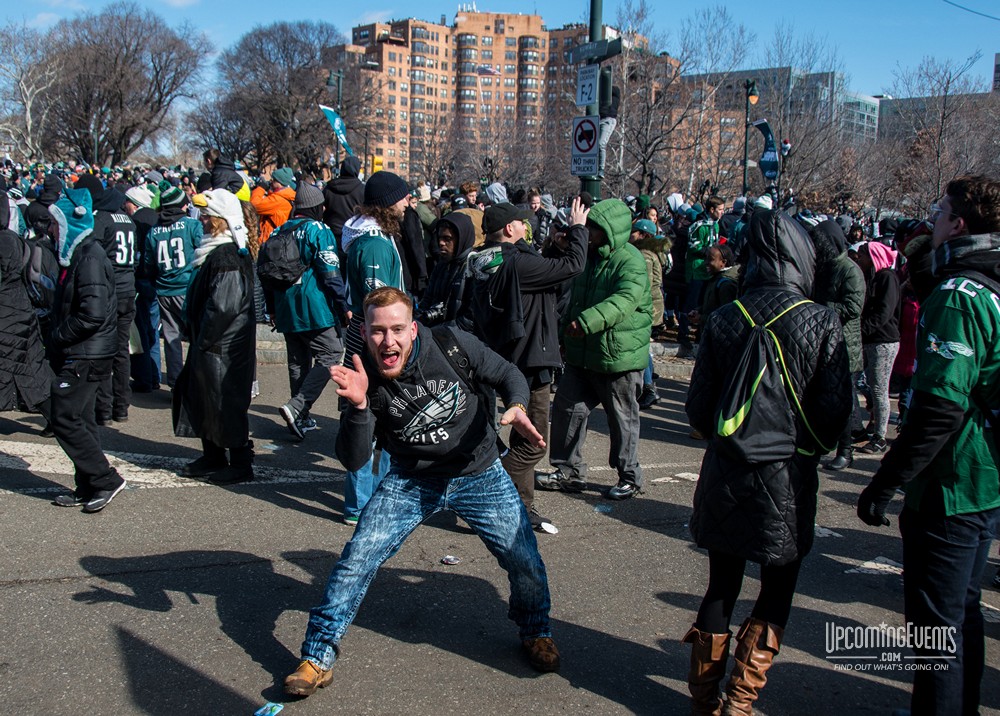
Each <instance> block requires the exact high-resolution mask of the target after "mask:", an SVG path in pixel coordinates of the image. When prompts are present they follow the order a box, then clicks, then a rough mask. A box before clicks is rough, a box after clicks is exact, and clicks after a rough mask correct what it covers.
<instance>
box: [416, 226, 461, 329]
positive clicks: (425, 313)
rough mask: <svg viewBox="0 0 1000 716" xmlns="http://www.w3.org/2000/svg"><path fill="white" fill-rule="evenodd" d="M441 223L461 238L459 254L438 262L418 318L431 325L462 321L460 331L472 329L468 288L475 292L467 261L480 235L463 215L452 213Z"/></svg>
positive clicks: (458, 243)
mask: <svg viewBox="0 0 1000 716" xmlns="http://www.w3.org/2000/svg"><path fill="white" fill-rule="evenodd" d="M441 224H445V225H447V226H450V227H451V228H452V231H454V232H455V236H457V237H458V238H457V239H456V241H455V252H454V254H452V258H451V261H448V262H445V261H438V263H437V265H435V266H434V270H433V271H431V275H430V279H428V281H427V289H426V290H425V291H424V295H423V296H421V298H420V304H419V305H418V306H417V309H416V316H417V318H418V320H420V321H421V323H424V324H425V325H427V326H433V325H437V324H439V323H446V322H447V321H454V320H459V327H460V328H462V329H463V330H471V329H472V321H471V319H470V317H469V316H468V315H466V314H468V313H469V309H470V308H471V296H469V295H467V293H468V291H467V289H466V286H467V285H468V287H469V290H471V284H468V283H467V281H466V262H467V261H468V258H469V254H470V253H471V251H472V246H473V244H474V243H475V240H476V232H475V229H473V228H472V220H471V219H469V217H467V216H465V215H463V214H455V213H452V214H448V215H447V216H445V217H444V218H443V219H441V220H440V222H439V224H438V225H439V226H440V225H441ZM435 243H437V242H436V241H435ZM460 316H462V318H461V319H460Z"/></svg>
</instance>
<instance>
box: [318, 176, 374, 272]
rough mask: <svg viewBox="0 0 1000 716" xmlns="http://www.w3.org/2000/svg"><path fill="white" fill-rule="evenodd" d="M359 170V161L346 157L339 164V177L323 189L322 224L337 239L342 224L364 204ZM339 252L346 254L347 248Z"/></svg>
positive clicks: (341, 229) (342, 228) (363, 186)
mask: <svg viewBox="0 0 1000 716" xmlns="http://www.w3.org/2000/svg"><path fill="white" fill-rule="evenodd" d="M360 170H361V161H360V160H359V159H358V158H357V157H347V158H346V159H344V161H343V162H341V163H340V176H339V177H337V178H336V179H331V180H330V181H328V182H327V183H326V187H324V189H323V223H324V224H326V225H327V226H329V227H330V231H332V232H333V235H334V236H336V237H337V239H340V237H341V234H342V233H343V231H344V222H346V221H347V220H348V219H350V218H351V217H352V216H354V215H355V214H356V213H357V210H358V207H359V206H361V204H362V203H364V200H365V184H364V182H363V181H361V180H360V179H358V173H359V172H360ZM341 251H344V252H346V251H347V247H346V246H342V247H341Z"/></svg>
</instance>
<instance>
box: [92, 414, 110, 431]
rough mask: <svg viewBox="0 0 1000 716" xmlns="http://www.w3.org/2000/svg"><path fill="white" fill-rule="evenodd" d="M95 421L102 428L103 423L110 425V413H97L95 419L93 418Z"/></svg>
mask: <svg viewBox="0 0 1000 716" xmlns="http://www.w3.org/2000/svg"><path fill="white" fill-rule="evenodd" d="M95 422H96V423H97V424H98V425H99V426H100V427H102V428H103V427H104V426H105V425H110V424H111V416H110V415H98V416H97V419H96V420H95Z"/></svg>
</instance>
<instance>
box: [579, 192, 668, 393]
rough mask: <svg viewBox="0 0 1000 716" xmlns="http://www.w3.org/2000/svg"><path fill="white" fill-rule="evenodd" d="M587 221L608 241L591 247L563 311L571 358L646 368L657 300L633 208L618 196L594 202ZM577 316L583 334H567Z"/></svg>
mask: <svg viewBox="0 0 1000 716" xmlns="http://www.w3.org/2000/svg"><path fill="white" fill-rule="evenodd" d="M587 224H588V225H590V224H593V225H595V226H597V227H599V228H601V229H603V231H604V233H605V235H606V236H607V241H606V242H605V243H603V244H602V245H601V246H598V247H597V248H596V249H590V251H589V253H588V256H587V263H586V266H585V267H584V269H583V273H582V274H580V275H579V276H577V277H576V278H575V279H574V280H573V285H572V287H571V290H570V301H569V307H568V308H567V310H566V315H565V316H563V318H562V320H563V331H564V332H563V344H564V345H565V348H566V362H567V363H569V364H570V365H574V366H577V367H579V368H586V369H588V370H592V371H595V372H598V373H620V372H623V371H628V370H643V369H645V368H646V365H647V364H648V363H649V336H650V332H651V329H652V326H653V304H652V298H651V295H650V288H649V277H648V276H647V275H646V262H645V260H644V259H643V258H642V254H641V253H639V249H637V248H635V247H634V246H632V245H631V244H630V243H629V242H628V240H629V236H630V235H631V231H632V212H631V211H629V208H628V207H627V206H626V205H625V203H624V202H622V201H620V200H618V199H605V200H604V201H601V202H599V203H597V204H595V205H594V207H593V208H592V209H591V210H590V214H589V215H588V218H587ZM573 321H576V322H577V323H578V324H579V326H580V328H581V330H582V331H583V335H582V336H567V335H565V327H566V326H568V325H569V324H570V323H571V322H573Z"/></svg>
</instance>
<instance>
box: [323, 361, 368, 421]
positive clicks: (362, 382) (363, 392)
mask: <svg viewBox="0 0 1000 716" xmlns="http://www.w3.org/2000/svg"><path fill="white" fill-rule="evenodd" d="M330 378H332V379H333V382H334V383H336V384H337V395H339V396H340V397H342V398H344V399H346V400H348V401H350V403H351V405H353V406H354V407H355V408H358V409H359V410H364V409H365V408H366V407H368V374H367V373H365V367H364V365H362V363H361V356H360V355H358V354H357V353H355V354H354V369H353V370H352V369H350V368H348V367H347V366H343V365H332V366H330Z"/></svg>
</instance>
